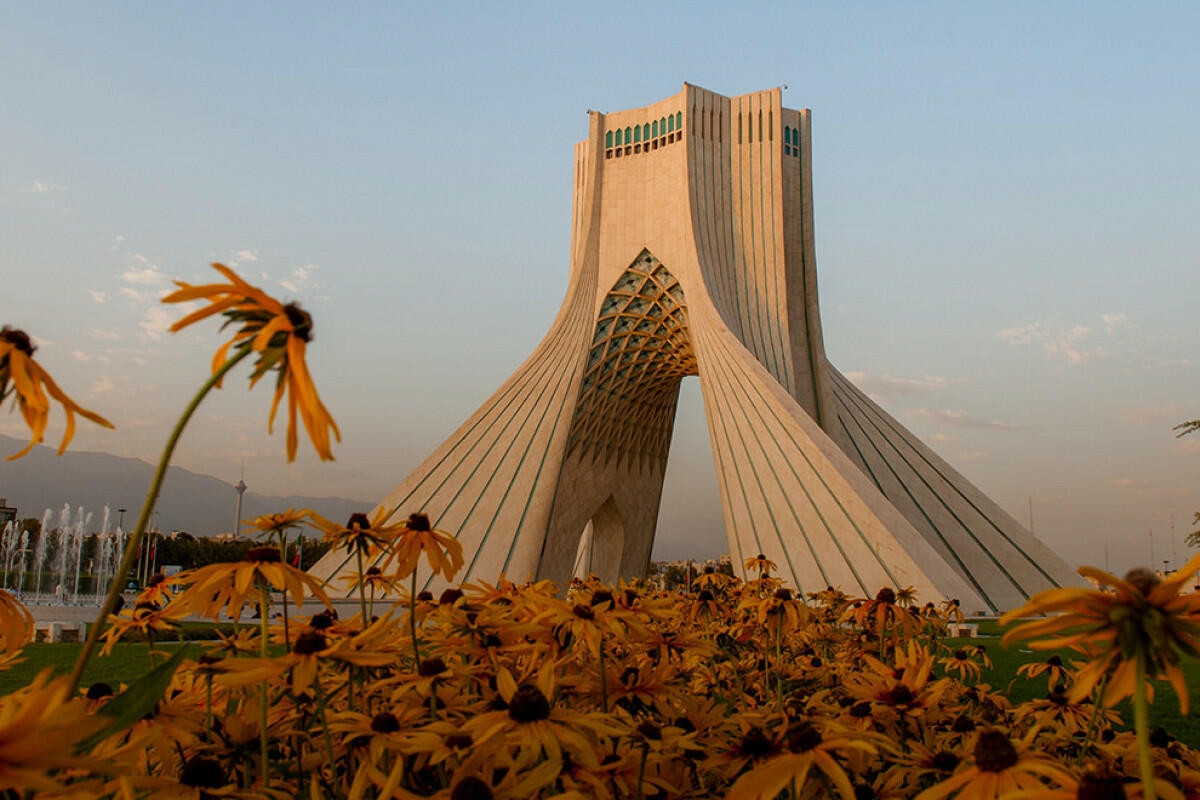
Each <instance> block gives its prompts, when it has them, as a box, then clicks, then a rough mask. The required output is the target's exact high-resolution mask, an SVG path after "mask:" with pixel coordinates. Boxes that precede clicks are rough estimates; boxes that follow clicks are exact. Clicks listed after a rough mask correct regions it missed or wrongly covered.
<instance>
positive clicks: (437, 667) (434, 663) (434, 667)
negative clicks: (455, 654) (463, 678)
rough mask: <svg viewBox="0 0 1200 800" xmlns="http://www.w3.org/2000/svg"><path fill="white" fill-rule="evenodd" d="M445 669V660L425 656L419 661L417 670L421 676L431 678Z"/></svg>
mask: <svg viewBox="0 0 1200 800" xmlns="http://www.w3.org/2000/svg"><path fill="white" fill-rule="evenodd" d="M445 671H446V662H445V661H442V660H441V659H440V658H436V657H435V658H427V659H425V660H424V661H422V662H421V666H420V667H419V668H418V669H417V672H418V673H419V674H420V675H421V677H422V678H433V677H436V676H438V675H441V674H442V673H443V672H445Z"/></svg>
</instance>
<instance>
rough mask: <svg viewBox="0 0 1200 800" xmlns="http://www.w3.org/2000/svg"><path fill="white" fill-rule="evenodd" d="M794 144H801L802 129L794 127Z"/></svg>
mask: <svg viewBox="0 0 1200 800" xmlns="http://www.w3.org/2000/svg"><path fill="white" fill-rule="evenodd" d="M792 146H793V147H799V146H800V129H799V128H792Z"/></svg>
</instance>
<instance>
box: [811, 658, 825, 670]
mask: <svg viewBox="0 0 1200 800" xmlns="http://www.w3.org/2000/svg"><path fill="white" fill-rule="evenodd" d="M811 663H812V665H813V668H814V669H815V668H817V667H820V666H821V665H822V664H824V663H825V662H824V661H822V660H821V657H820V656H813V657H812V662H811Z"/></svg>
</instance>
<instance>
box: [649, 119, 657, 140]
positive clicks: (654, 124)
mask: <svg viewBox="0 0 1200 800" xmlns="http://www.w3.org/2000/svg"><path fill="white" fill-rule="evenodd" d="M650 138H651V139H657V138H658V120H654V122H651V123H650Z"/></svg>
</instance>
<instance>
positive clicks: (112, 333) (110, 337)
mask: <svg viewBox="0 0 1200 800" xmlns="http://www.w3.org/2000/svg"><path fill="white" fill-rule="evenodd" d="M83 335H84V336H86V337H88V338H89V339H98V340H101V341H114V340H116V339H120V338H121V332H120V331H117V330H107V331H106V330H101V329H100V328H88V329H87V330H86V331H84V332H83Z"/></svg>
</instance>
